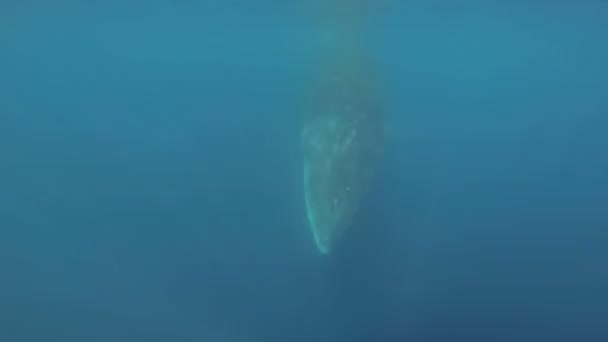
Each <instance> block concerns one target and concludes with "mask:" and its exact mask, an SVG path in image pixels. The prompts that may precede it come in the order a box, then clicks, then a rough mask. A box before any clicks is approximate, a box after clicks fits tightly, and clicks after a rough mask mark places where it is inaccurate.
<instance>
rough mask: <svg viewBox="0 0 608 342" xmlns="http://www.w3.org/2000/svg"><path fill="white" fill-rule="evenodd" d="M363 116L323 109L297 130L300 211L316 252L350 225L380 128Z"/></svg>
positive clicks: (376, 149) (368, 177)
mask: <svg viewBox="0 0 608 342" xmlns="http://www.w3.org/2000/svg"><path fill="white" fill-rule="evenodd" d="M364 114H365V113H361V115H344V113H340V112H334V111H329V112H328V114H327V115H321V116H317V117H316V119H314V120H311V121H309V122H308V123H307V125H305V126H304V128H303V129H302V137H301V138H302V147H303V150H304V192H305V199H306V211H307V217H308V222H309V225H310V229H311V230H312V233H313V237H314V240H315V243H316V246H317V249H318V250H319V252H321V254H329V253H330V252H331V251H332V250H333V249H334V248H335V245H336V243H337V242H338V241H339V239H340V237H341V236H342V235H343V234H344V233H345V232H346V231H347V230H348V229H349V228H350V227H351V226H352V225H353V223H354V221H355V216H356V214H357V212H358V210H359V207H360V206H361V202H362V201H363V199H364V197H365V195H366V193H367V190H368V188H369V187H370V180H371V178H372V174H373V171H374V167H375V165H376V160H377V157H378V156H379V154H378V152H379V148H380V147H381V133H382V132H380V131H379V130H377V129H376V127H377V125H375V121H374V120H372V121H370V120H366V119H367V118H368V116H367V115H364Z"/></svg>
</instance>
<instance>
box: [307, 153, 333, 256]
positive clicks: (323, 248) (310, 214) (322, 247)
mask: <svg viewBox="0 0 608 342" xmlns="http://www.w3.org/2000/svg"><path fill="white" fill-rule="evenodd" d="M304 194H305V196H304V197H305V200H306V216H307V218H308V224H309V225H310V229H311V230H312V235H313V237H314V239H315V244H316V245H317V249H318V250H319V252H321V254H329V246H328V245H326V244H324V243H323V242H322V241H321V237H320V236H319V229H318V228H319V227H318V226H317V219H316V215H315V213H314V210H313V208H312V203H311V198H310V196H311V194H310V165H309V163H308V162H304Z"/></svg>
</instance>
